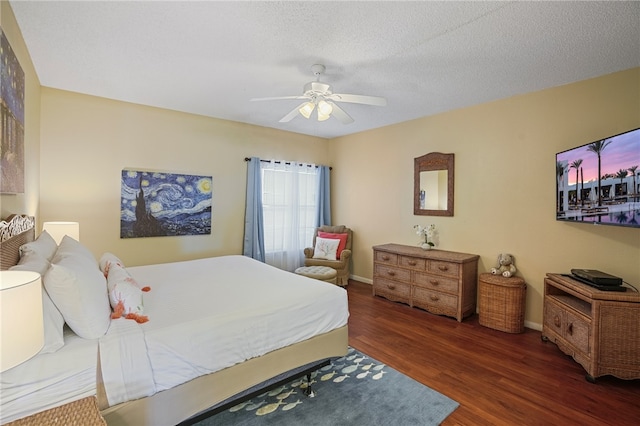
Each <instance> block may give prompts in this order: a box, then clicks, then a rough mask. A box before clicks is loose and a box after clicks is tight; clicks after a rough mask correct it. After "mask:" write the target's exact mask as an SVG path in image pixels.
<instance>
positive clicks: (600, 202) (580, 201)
mask: <svg viewBox="0 0 640 426" xmlns="http://www.w3.org/2000/svg"><path fill="white" fill-rule="evenodd" d="M556 219H557V220H562V221H570V222H580V223H589V224H596V225H615V226H628V227H632V228H633V227H635V228H640V128H639V129H634V130H630V131H628V132H624V133H620V134H618V135H614V136H610V137H608V138H604V139H600V140H596V141H594V142H591V143H588V144H585V145H581V146H578V147H575V148H572V149H569V150H567V151H562V152H559V153H557V154H556Z"/></svg>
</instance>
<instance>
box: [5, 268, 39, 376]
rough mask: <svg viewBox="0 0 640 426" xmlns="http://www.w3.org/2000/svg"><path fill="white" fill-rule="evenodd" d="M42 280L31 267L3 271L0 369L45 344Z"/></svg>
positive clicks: (18, 361)
mask: <svg viewBox="0 0 640 426" xmlns="http://www.w3.org/2000/svg"><path fill="white" fill-rule="evenodd" d="M42 317H43V313H42V282H41V281H40V274H38V273H37V272H29V271H0V372H1V371H5V370H8V369H10V368H12V367H15V366H16V365H18V364H20V363H22V362H24V361H26V360H28V359H29V358H31V357H32V356H34V355H35V354H37V353H38V352H39V351H40V349H42V346H43V345H44V324H43V319H42Z"/></svg>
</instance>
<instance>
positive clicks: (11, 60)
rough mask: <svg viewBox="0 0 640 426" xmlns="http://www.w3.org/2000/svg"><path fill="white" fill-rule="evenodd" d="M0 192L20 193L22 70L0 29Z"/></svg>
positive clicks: (21, 170)
mask: <svg viewBox="0 0 640 426" xmlns="http://www.w3.org/2000/svg"><path fill="white" fill-rule="evenodd" d="M0 61H1V63H2V66H0V115H1V117H0V123H1V126H0V136H1V139H0V141H1V144H0V145H1V148H0V160H1V163H0V174H1V177H2V178H1V179H0V193H10V194H21V193H24V84H25V81H24V71H23V70H22V67H21V66H20V62H18V58H17V57H16V55H15V53H14V52H13V49H12V48H11V45H10V44H9V41H8V40H7V38H6V36H5V34H4V32H3V31H2V29H1V28H0Z"/></svg>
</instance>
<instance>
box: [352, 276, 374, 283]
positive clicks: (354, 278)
mask: <svg viewBox="0 0 640 426" xmlns="http://www.w3.org/2000/svg"><path fill="white" fill-rule="evenodd" d="M349 279H352V280H354V281H359V282H361V283H365V284H369V285H373V280H372V279H371V278H365V277H359V276H357V275H349Z"/></svg>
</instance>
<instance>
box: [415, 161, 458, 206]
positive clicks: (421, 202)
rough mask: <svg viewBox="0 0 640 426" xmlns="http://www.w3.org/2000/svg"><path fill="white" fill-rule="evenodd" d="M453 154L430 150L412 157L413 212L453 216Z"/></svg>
mask: <svg viewBox="0 0 640 426" xmlns="http://www.w3.org/2000/svg"><path fill="white" fill-rule="evenodd" d="M453 184H454V154H443V153H440V152H431V153H429V154H425V155H423V156H422V157H418V158H415V159H414V174H413V214H415V215H422V216H453Z"/></svg>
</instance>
